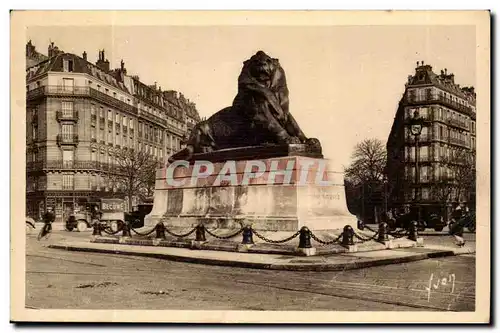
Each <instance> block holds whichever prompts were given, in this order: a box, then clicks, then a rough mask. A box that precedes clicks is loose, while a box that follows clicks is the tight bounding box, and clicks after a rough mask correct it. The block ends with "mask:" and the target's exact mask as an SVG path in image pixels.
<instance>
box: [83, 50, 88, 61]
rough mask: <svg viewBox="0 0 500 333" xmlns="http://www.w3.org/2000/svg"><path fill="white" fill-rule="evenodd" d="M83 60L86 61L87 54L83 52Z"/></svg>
mask: <svg viewBox="0 0 500 333" xmlns="http://www.w3.org/2000/svg"><path fill="white" fill-rule="evenodd" d="M83 59H85V60H87V52H85V51H83Z"/></svg>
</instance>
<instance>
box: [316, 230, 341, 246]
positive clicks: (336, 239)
mask: <svg viewBox="0 0 500 333" xmlns="http://www.w3.org/2000/svg"><path fill="white" fill-rule="evenodd" d="M342 236H344V233H343V232H342V233H341V234H340V235H339V236H338V237H337V238H335V239H333V240H331V241H322V240H321V239H319V238H318V237H317V236H316V235H315V234H313V232H312V231H311V238H312V239H314V240H315V241H316V242H318V243H320V244H323V245H332V244H335V243H339V242H340V239H341V238H342Z"/></svg>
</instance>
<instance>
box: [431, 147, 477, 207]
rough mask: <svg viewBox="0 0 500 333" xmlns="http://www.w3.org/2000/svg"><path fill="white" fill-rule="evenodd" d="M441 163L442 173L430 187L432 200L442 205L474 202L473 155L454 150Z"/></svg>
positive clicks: (467, 151) (468, 152)
mask: <svg viewBox="0 0 500 333" xmlns="http://www.w3.org/2000/svg"><path fill="white" fill-rule="evenodd" d="M441 162H442V164H441V166H442V167H443V168H442V169H441V170H442V172H441V174H439V175H438V177H436V179H435V180H434V181H433V183H432V186H431V195H432V196H433V198H434V199H435V200H437V201H439V202H442V203H443V204H444V205H446V204H448V203H451V202H461V201H475V200H474V199H475V198H474V196H475V186H476V167H475V153H474V152H473V151H470V150H468V149H454V150H451V151H450V153H449V154H448V155H446V156H444V157H442V161H441Z"/></svg>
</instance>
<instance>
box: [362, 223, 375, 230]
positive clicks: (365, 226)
mask: <svg viewBox="0 0 500 333" xmlns="http://www.w3.org/2000/svg"><path fill="white" fill-rule="evenodd" d="M363 227H364V228H366V229H368V230H369V231H371V232H378V231H377V230H375V229H372V228H370V227H369V226H367V225H366V224H364V225H363Z"/></svg>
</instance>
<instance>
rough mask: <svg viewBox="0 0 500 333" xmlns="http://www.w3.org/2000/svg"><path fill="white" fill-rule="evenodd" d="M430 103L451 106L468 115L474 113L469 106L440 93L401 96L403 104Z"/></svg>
mask: <svg viewBox="0 0 500 333" xmlns="http://www.w3.org/2000/svg"><path fill="white" fill-rule="evenodd" d="M432 103H438V104H441V105H443V106H446V107H449V108H452V109H454V110H457V111H461V112H464V113H466V114H469V115H473V114H474V112H473V110H472V108H471V107H469V106H466V105H463V104H460V103H458V102H456V101H454V100H452V99H450V98H446V97H444V96H441V95H439V96H432V95H428V96H426V97H425V98H423V99H422V98H420V99H417V98H415V97H411V95H406V96H405V97H404V98H403V104H405V105H424V104H432Z"/></svg>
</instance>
